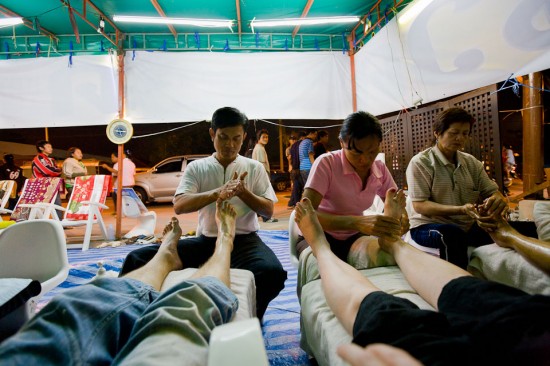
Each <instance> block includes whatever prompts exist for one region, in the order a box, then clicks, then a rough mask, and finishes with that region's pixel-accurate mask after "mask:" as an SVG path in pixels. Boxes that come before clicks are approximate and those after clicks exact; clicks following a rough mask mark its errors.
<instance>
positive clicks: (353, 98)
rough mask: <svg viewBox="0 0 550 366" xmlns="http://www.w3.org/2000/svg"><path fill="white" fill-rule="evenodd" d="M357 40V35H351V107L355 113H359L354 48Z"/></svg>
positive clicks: (349, 40) (349, 53) (349, 52)
mask: <svg viewBox="0 0 550 366" xmlns="http://www.w3.org/2000/svg"><path fill="white" fill-rule="evenodd" d="M354 39H355V33H352V34H350V35H349V38H348V42H349V51H348V55H349V62H350V69H351V107H352V108H353V111H354V112H357V84H356V81H355V52H354V48H353V44H354Z"/></svg>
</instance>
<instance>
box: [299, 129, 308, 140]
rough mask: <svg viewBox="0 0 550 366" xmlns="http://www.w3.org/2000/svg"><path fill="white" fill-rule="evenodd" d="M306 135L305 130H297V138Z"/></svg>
mask: <svg viewBox="0 0 550 366" xmlns="http://www.w3.org/2000/svg"><path fill="white" fill-rule="evenodd" d="M306 136H307V132H306V131H300V132H298V139H300V138H302V137H306Z"/></svg>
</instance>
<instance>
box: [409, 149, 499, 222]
mask: <svg viewBox="0 0 550 366" xmlns="http://www.w3.org/2000/svg"><path fill="white" fill-rule="evenodd" d="M457 162H458V164H457V165H455V164H453V163H452V162H450V161H449V160H447V158H446V157H445V156H444V155H443V153H442V152H441V151H440V150H439V149H438V147H437V146H434V147H430V148H428V149H426V150H424V151H422V152H420V153H418V154H416V155H415V156H413V158H412V159H411V161H410V163H409V166H408V167H407V183H408V187H409V197H410V198H411V200H412V201H413V202H415V201H416V202H419V201H432V202H436V203H439V204H442V205H449V206H463V205H465V204H467V203H481V201H482V200H484V199H486V198H488V197H490V196H491V195H492V194H493V193H495V192H496V191H497V190H498V186H497V184H496V183H495V182H493V181H492V180H491V178H489V176H488V175H487V173H486V172H485V169H484V168H483V164H482V163H481V162H480V161H479V160H477V159H476V158H475V157H474V156H472V155H470V154H467V153H465V152H462V151H457ZM411 211H412V212H410V214H411V215H410V217H409V220H410V224H411V228H415V227H418V226H420V225H424V224H434V223H440V224H455V225H457V226H459V227H460V228H461V229H462V230H465V231H467V230H469V229H470V227H471V226H472V224H473V222H474V220H473V219H472V218H470V217H469V216H468V215H453V216H425V215H421V214H419V213H417V212H415V211H414V209H412V207H411Z"/></svg>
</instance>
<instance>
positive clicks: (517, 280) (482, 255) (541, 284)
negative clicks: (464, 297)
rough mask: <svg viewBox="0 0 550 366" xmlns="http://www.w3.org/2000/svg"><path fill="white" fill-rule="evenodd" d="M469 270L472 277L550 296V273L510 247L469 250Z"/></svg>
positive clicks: (490, 246) (494, 246) (530, 292)
mask: <svg viewBox="0 0 550 366" xmlns="http://www.w3.org/2000/svg"><path fill="white" fill-rule="evenodd" d="M468 271H469V272H470V273H472V274H473V275H474V276H476V277H479V278H483V279H487V280H490V281H495V282H499V283H503V284H505V285H508V286H512V287H516V288H519V289H521V290H523V291H525V292H527V293H529V294H544V295H550V276H549V275H547V274H546V273H544V272H543V271H541V270H540V269H538V268H536V267H535V266H533V265H532V264H531V263H529V262H527V261H526V260H525V259H524V258H523V257H522V256H521V255H520V254H518V253H517V252H515V251H514V250H513V249H508V248H501V247H499V246H498V245H496V244H490V245H484V246H481V247H479V248H476V249H475V250H474V251H473V252H472V257H471V260H470V263H469V265H468Z"/></svg>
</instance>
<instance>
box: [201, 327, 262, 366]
mask: <svg viewBox="0 0 550 366" xmlns="http://www.w3.org/2000/svg"><path fill="white" fill-rule="evenodd" d="M218 365H225V366H242V365H254V366H267V365H269V362H268V360H267V353H266V351H265V346H264V339H263V337H262V330H261V328H260V322H259V320H258V318H251V319H247V320H241V321H237V322H231V323H227V324H224V325H220V326H219V327H216V328H214V330H213V331H212V334H211V335H210V347H209V349H208V366H218Z"/></svg>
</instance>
